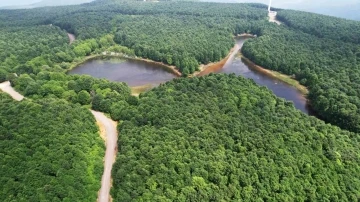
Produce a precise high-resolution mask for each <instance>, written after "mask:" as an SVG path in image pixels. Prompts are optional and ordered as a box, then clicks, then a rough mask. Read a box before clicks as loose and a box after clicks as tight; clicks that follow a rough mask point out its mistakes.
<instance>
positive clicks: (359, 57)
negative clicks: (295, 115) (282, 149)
mask: <svg viewBox="0 0 360 202" xmlns="http://www.w3.org/2000/svg"><path fill="white" fill-rule="evenodd" d="M278 13H279V14H278V15H279V19H281V20H283V21H284V22H285V23H286V24H287V25H288V26H280V27H272V28H271V29H267V30H266V31H265V32H264V34H263V35H262V36H260V37H258V38H257V39H254V40H249V41H248V42H247V43H245V44H244V47H243V49H242V52H243V54H244V55H245V56H246V57H248V58H249V59H251V60H252V61H254V62H255V63H257V64H259V65H261V66H263V67H265V68H268V69H272V70H275V71H280V72H283V73H285V74H288V75H294V76H295V78H296V79H297V80H299V81H300V83H302V84H303V85H305V86H307V87H308V88H309V91H310V93H309V95H308V99H309V100H310V103H311V105H312V107H313V109H314V110H315V111H316V112H317V113H318V114H319V116H320V117H321V118H323V119H324V120H326V121H328V122H330V123H332V124H337V125H338V126H340V127H342V128H345V129H348V130H351V131H356V132H360V44H359V34H358V33H359V29H358V27H359V26H360V22H356V21H349V20H344V19H338V18H333V17H326V16H321V15H316V14H310V13H305V12H297V11H279V12H278Z"/></svg>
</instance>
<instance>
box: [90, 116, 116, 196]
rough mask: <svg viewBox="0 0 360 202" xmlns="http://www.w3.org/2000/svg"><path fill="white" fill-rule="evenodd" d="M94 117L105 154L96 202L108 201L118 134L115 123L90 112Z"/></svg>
mask: <svg viewBox="0 0 360 202" xmlns="http://www.w3.org/2000/svg"><path fill="white" fill-rule="evenodd" d="M91 113H92V114H93V115H94V116H95V119H96V121H97V122H98V125H99V127H100V131H101V132H102V133H105V134H102V137H104V139H105V140H106V152H105V159H104V161H105V162H104V173H103V176H102V179H101V188H100V191H99V195H98V202H109V201H110V188H111V169H112V166H113V163H114V162H115V157H116V153H117V138H118V133H117V130H116V122H114V121H113V120H111V119H110V118H108V117H106V116H105V115H104V114H103V113H101V112H96V111H91Z"/></svg>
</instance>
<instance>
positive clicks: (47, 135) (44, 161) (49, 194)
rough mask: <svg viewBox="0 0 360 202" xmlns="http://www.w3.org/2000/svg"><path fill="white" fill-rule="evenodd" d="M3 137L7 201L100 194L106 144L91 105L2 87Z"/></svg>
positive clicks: (0, 148) (0, 170)
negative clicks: (22, 95)
mask: <svg viewBox="0 0 360 202" xmlns="http://www.w3.org/2000/svg"><path fill="white" fill-rule="evenodd" d="M0 140H1V141H0V157H1V158H0V165H1V167H0V184H1V187H2V188H1V190H0V200H1V201H4V202H7V201H9V202H10V201H29V202H31V201H34V202H35V201H84V202H85V201H86V202H87V201H95V200H96V198H97V191H98V190H99V188H100V179H101V174H102V169H103V165H102V158H103V156H104V145H103V142H102V140H101V138H100V137H99V135H98V129H97V127H96V125H95V120H94V117H93V116H92V114H91V113H90V112H89V111H88V110H87V109H83V108H80V107H78V106H74V105H70V104H69V103H67V102H64V101H59V100H54V99H44V100H41V101H40V102H32V101H27V100H24V101H22V102H15V101H13V100H12V99H11V98H10V97H8V96H7V95H5V94H4V93H0ZM87 171H88V172H87Z"/></svg>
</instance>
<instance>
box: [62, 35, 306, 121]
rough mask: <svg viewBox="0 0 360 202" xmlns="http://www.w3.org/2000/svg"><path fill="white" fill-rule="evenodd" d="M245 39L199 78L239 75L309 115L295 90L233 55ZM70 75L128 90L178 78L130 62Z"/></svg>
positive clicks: (96, 64) (102, 63)
mask: <svg viewBox="0 0 360 202" xmlns="http://www.w3.org/2000/svg"><path fill="white" fill-rule="evenodd" d="M245 41H246V38H245V37H243V38H238V39H236V44H237V46H236V50H235V51H234V52H233V54H232V55H231V56H230V57H229V59H228V60H227V62H226V64H225V65H224V66H223V67H221V66H220V67H219V66H216V68H213V69H211V68H209V69H206V70H205V71H204V72H202V73H201V74H200V76H204V75H206V74H209V73H225V74H231V73H234V74H236V75H241V76H243V77H245V78H249V79H253V80H254V81H255V82H256V83H257V84H259V85H261V86H266V87H267V88H269V89H270V90H271V91H272V92H273V93H274V94H275V95H276V96H278V97H281V98H284V99H286V100H288V101H291V102H293V103H294V106H295V107H296V108H297V109H299V110H301V111H302V112H304V113H306V114H312V113H311V110H310V108H309V107H308V105H307V100H306V98H305V96H304V95H303V94H302V93H301V92H300V91H299V90H297V89H296V88H295V87H293V86H291V85H289V84H286V83H284V82H282V81H281V80H279V79H276V78H273V77H271V76H269V75H267V74H266V73H263V72H260V71H258V70H256V69H254V68H252V67H251V65H248V64H246V63H245V62H244V61H243V60H242V59H241V58H240V57H236V54H237V53H238V51H239V50H240V49H241V47H242V46H243V44H244V42H245ZM69 74H87V75H91V76H93V77H96V78H105V79H108V80H110V81H118V82H125V83H127V84H128V85H129V86H130V87H135V86H144V85H149V84H150V85H151V86H153V87H156V86H158V85H159V84H161V83H165V82H167V81H170V80H172V79H174V78H176V77H177V76H176V75H174V74H173V73H172V72H171V71H170V70H169V69H167V68H166V67H164V66H161V65H159V64H155V63H151V62H146V61H139V60H132V59H94V60H89V61H87V62H85V63H84V64H82V65H80V66H78V67H76V68H74V69H73V70H71V71H70V72H69Z"/></svg>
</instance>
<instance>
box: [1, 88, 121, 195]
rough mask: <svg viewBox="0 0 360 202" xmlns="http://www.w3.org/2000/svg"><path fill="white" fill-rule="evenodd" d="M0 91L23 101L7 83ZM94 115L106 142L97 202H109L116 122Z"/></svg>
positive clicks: (115, 149)
mask: <svg viewBox="0 0 360 202" xmlns="http://www.w3.org/2000/svg"><path fill="white" fill-rule="evenodd" d="M0 90H1V91H3V92H5V93H7V94H9V95H10V96H11V97H12V98H13V99H14V100H17V101H21V100H23V99H24V96H22V95H21V94H20V93H18V92H16V91H15V89H13V88H12V87H11V84H10V82H9V81H6V82H4V83H0ZM91 113H92V114H93V115H94V117H95V119H96V121H97V124H98V125H99V128H100V135H101V137H102V138H103V139H104V140H105V141H106V152H105V159H104V161H105V162H104V173H103V176H102V179H101V188H100V190H99V195H98V202H109V201H110V188H111V169H112V166H113V163H114V162H115V157H116V152H117V138H118V134H117V130H116V122H114V121H113V120H111V119H109V118H108V117H106V116H105V115H104V114H103V113H101V112H96V111H93V110H91Z"/></svg>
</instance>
